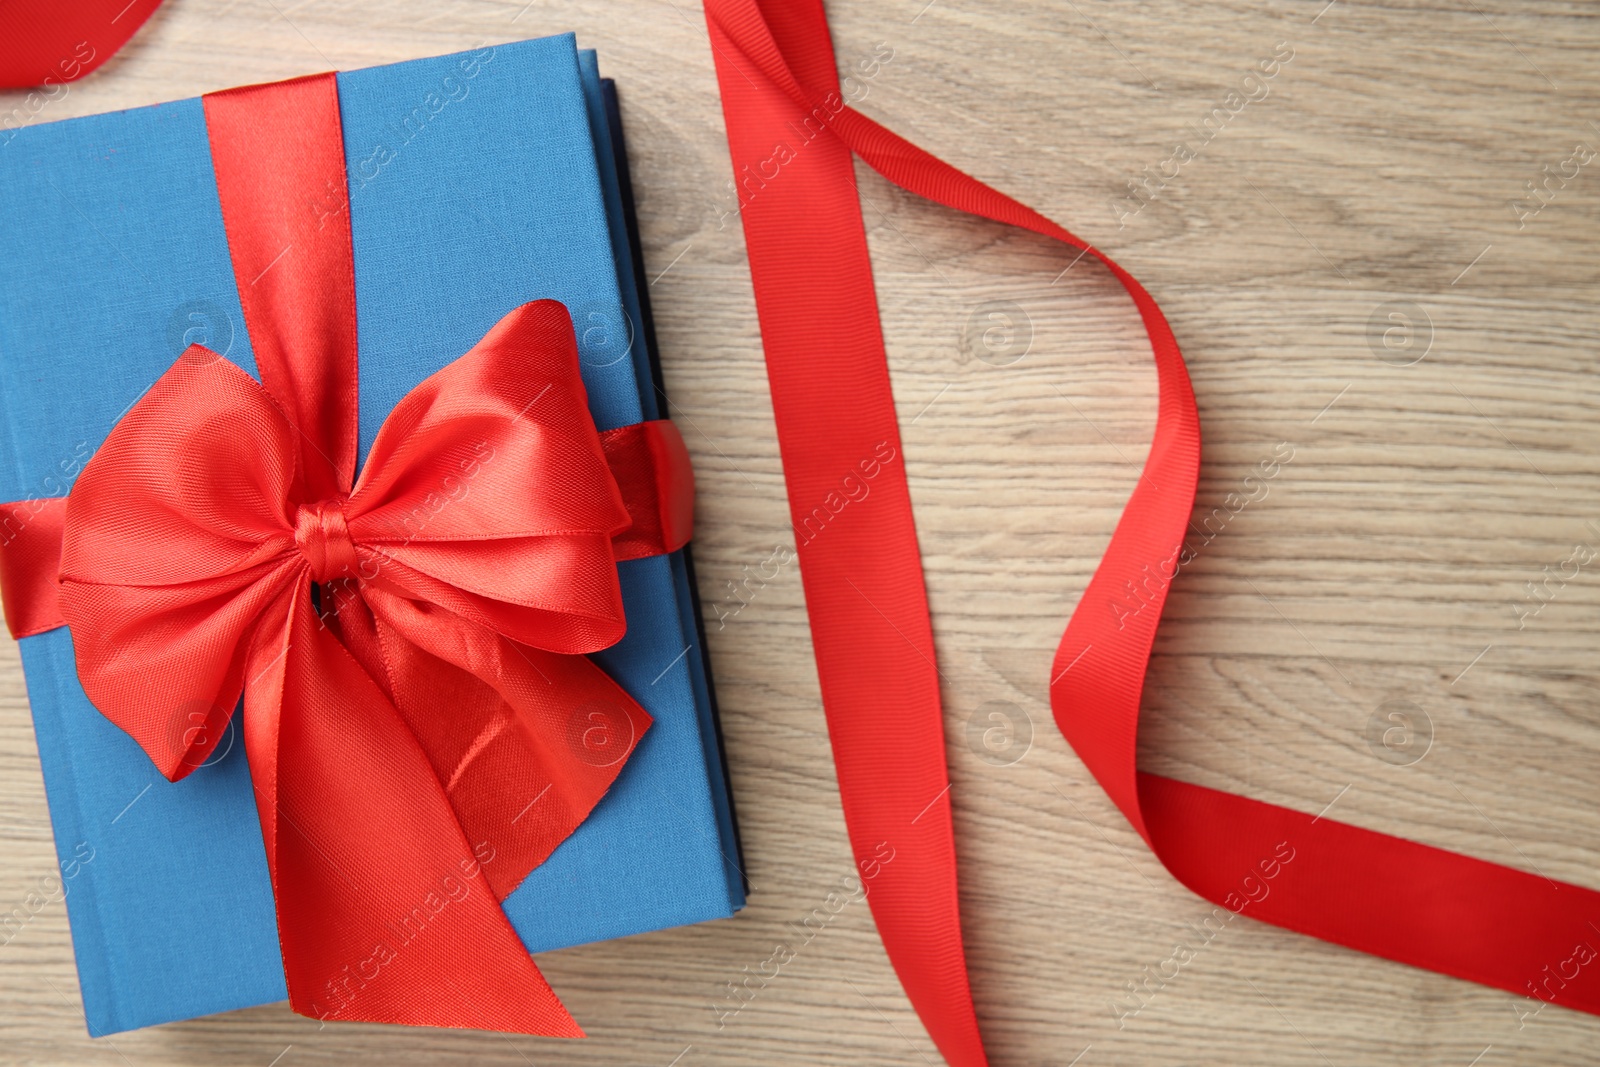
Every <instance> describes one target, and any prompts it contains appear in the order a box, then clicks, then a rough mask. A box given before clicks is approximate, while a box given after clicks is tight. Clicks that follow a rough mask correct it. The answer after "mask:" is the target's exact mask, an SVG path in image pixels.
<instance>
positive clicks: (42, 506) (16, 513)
mask: <svg viewBox="0 0 1600 1067" xmlns="http://www.w3.org/2000/svg"><path fill="white" fill-rule="evenodd" d="M66 524H67V498H66V497H64V496H58V497H49V498H46V499H40V500H20V501H18V502H16V503H14V504H0V599H3V600H4V601H5V613H6V628H7V629H8V630H10V631H11V636H12V637H15V638H17V639H18V640H20V639H22V638H24V637H32V636H33V635H34V634H42V633H44V632H45V631H46V630H54V629H55V628H56V627H58V626H65V625H66V624H67V621H66V620H65V619H63V618H62V617H61V592H60V590H61V586H60V585H59V584H58V583H57V581H56V577H57V575H59V574H60V573H61V535H62V532H63V531H64V530H65V529H66Z"/></svg>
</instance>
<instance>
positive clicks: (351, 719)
mask: <svg viewBox="0 0 1600 1067" xmlns="http://www.w3.org/2000/svg"><path fill="white" fill-rule="evenodd" d="M205 107H206V120H207V128H208V132H209V135H210V139H211V147H212V158H213V165H214V168H215V170H216V174H217V185H218V192H219V195H220V199H221V203H222V209H223V218H224V222H225V225H226V229H227V235H228V244H229V250H230V253H231V256H232V259H233V266H234V272H235V277H236V279H237V280H238V287H239V295H240V301H241V305H242V306H243V309H244V312H245V318H246V322H247V325H248V327H249V330H250V338H251V342H252V347H253V349H254V353H255V357H256V363H257V368H258V370H259V371H260V373H261V381H260V382H257V381H256V380H255V379H253V378H251V377H250V376H249V375H248V374H246V373H245V372H244V371H243V370H241V369H240V368H238V367H237V366H235V365H234V364H232V363H230V362H228V361H227V360H225V359H223V358H222V357H221V356H218V355H216V354H215V353H213V352H211V351H209V350H208V349H205V348H203V347H201V346H198V345H195V346H191V347H190V348H189V349H188V350H187V351H186V352H185V353H184V354H183V355H182V357H180V358H179V360H178V361H177V363H176V364H174V365H173V366H172V368H171V369H169V370H168V371H167V372H166V373H165V374H163V375H162V376H161V378H160V379H159V380H158V381H157V382H156V383H155V385H154V386H153V387H152V388H151V389H150V391H149V392H148V393H147V394H146V395H145V396H144V397H143V398H142V399H141V400H140V401H139V402H138V403H137V404H135V405H134V406H133V408H132V409H131V410H130V411H129V412H128V414H127V415H126V416H125V417H124V418H123V419H122V421H121V422H119V423H118V424H117V426H116V427H115V428H114V429H113V430H112V432H111V434H110V436H109V437H108V438H107V440H106V442H105V444H104V445H103V446H102V447H101V448H100V450H99V451H98V452H97V453H96V455H95V456H94V458H93V460H91V461H90V463H89V464H88V465H87V467H86V468H85V469H84V471H83V473H82V475H81V476H80V477H79V479H78V481H77V483H76V485H75V486H74V487H73V490H72V493H71V495H70V496H69V497H68V498H67V500H66V501H65V508H64V516H63V515H62V508H61V507H60V506H59V504H58V503H53V504H52V506H51V508H49V509H47V511H46V515H45V517H44V520H43V521H42V520H41V517H40V516H37V515H36V516H34V518H33V522H32V523H30V524H29V525H28V527H27V534H28V537H27V538H25V539H24V540H26V542H27V546H31V547H20V548H16V549H9V548H8V556H7V559H6V563H7V566H6V568H5V572H6V586H7V587H6V589H5V592H6V598H7V612H8V618H9V619H10V620H11V621H12V623H13V630H14V631H20V632H22V633H28V632H37V631H38V630H39V629H46V628H49V626H50V625H55V624H58V622H57V619H56V617H55V616H54V615H53V609H56V608H58V609H59V613H60V614H59V619H62V620H65V621H66V622H67V623H68V624H69V625H70V626H71V627H72V634H73V644H74V648H75V650H76V655H77V661H78V673H79V678H80V680H81V681H82V683H83V687H84V691H85V692H86V693H87V694H88V696H89V698H90V699H91V700H92V701H93V702H94V704H95V706H96V707H97V708H99V709H100V711H102V712H103V713H104V714H105V715H106V716H107V717H108V718H110V719H111V720H112V721H113V722H115V723H117V724H118V725H119V726H121V727H122V728H123V729H124V730H126V731H127V732H128V733H129V734H130V735H132V736H133V738H134V739H135V740H136V741H138V743H139V744H140V745H141V746H142V747H143V748H144V750H145V751H146V752H147V753H149V755H150V757H151V759H152V760H154V761H155V763H156V765H157V767H158V768H160V770H161V772H162V773H163V774H165V775H166V776H167V777H168V778H171V779H174V780H176V779H178V778H181V777H183V776H184V775H185V774H187V773H188V772H189V771H190V770H191V769H193V768H194V767H197V766H199V765H201V764H202V763H203V762H204V761H205V759H206V756H207V755H208V754H209V753H210V752H211V750H212V749H213V747H214V746H215V745H216V743H217V742H218V740H220V738H221V737H222V736H223V733H224V729H225V726H226V724H227V722H228V720H229V719H230V718H231V716H232V714H233V712H234V709H235V707H236V706H237V704H238V701H239V697H240V694H241V692H242V693H243V696H244V704H245V713H244V737H245V750H246V753H247V756H248V759H249V763H250V772H251V778H252V780H253V782H254V784H255V789H256V796H257V808H258V811H259V814H260V817H261V826H262V831H263V836H264V839H265V844H266V852H267V862H268V867H269V869H270V871H271V875H272V885H273V894H274V897H275V900H276V904H277V911H278V932H279V938H280V941H281V945H282V950H283V961H284V971H285V975H286V977H287V982H288V989H289V996H290V1002H291V1004H292V1006H293V1007H294V1009H295V1010H296V1011H298V1012H301V1013H302V1014H309V1015H314V1016H317V1017H320V1018H336V1019H363V1020H375V1021H384V1022H401V1023H411V1024H417V1025H435V1026H465V1027H476V1028H483V1029H499V1030H512V1031H518V1032H528V1033H540V1034H550V1035H561V1036H581V1033H582V1032H581V1031H580V1030H579V1029H578V1026H577V1024H576V1023H575V1022H574V1021H573V1020H572V1018H571V1017H570V1016H569V1015H568V1014H567V1012H566V1010H565V1009H564V1008H563V1007H562V1006H561V1003H560V1001H559V1000H557V999H556V997H555V995H554V994H553V993H552V992H551V991H550V988H549V986H548V985H546V984H545V981H544V979H543V977H542V976H541V975H540V974H539V971H538V969H537V967H535V966H534V963H533V961H532V959H531V958H530V957H529V955H528V953H527V950H526V949H525V948H524V947H523V945H522V943H521V941H520V940H519V939H518V937H517V934H516V932H515V931H514V930H513V929H512V927H511V925H510V923H509V922H508V920H507V919H506V916H505V913H504V912H503V911H502V910H501V909H500V907H499V904H498V901H499V900H500V899H503V898H504V897H505V896H506V895H507V894H509V893H510V892H511V891H512V890H514V889H515V888H516V887H517V885H518V884H520V883H521V881H522V879H523V878H524V877H525V876H526V874H527V872H528V871H529V870H531V869H532V868H533V867H535V866H537V865H538V864H539V863H540V862H542V861H543V860H544V859H545V857H546V856H548V855H549V854H550V852H551V851H552V850H553V849H554V848H555V847H556V846H557V845H558V844H560V842H561V841H562V840H564V839H565V838H566V837H567V836H568V835H569V834H570V833H571V832H572V831H573V830H574V829H575V828H576V827H577V826H578V824H579V823H581V822H582V821H583V819H584V818H585V817H586V816H587V815H588V813H589V811H590V809H591V808H592V807H593V806H594V805H595V803H596V802H597V801H599V799H600V798H601V796H602V795H603V794H604V793H605V791H606V789H607V788H608V787H609V786H610V784H611V782H612V781H613V779H614V778H615V777H616V775H617V773H618V772H619V770H620V769H621V766H622V764H623V762H624V761H625V760H626V758H627V757H628V755H629V754H630V753H631V752H632V750H633V748H634V745H635V744H636V743H637V741H638V739H639V737H640V735H641V734H643V732H644V731H645V730H646V729H647V728H648V727H649V725H650V722H651V720H650V716H649V715H648V714H647V713H646V712H645V711H644V709H643V708H641V707H639V706H638V704H636V703H635V702H634V701H633V699H632V698H631V697H629V696H628V694H627V693H625V692H624V691H623V690H622V689H621V688H620V687H618V686H617V684H616V683H615V682H613V681H612V680H611V678H610V677H608V676H607V675H606V674H605V673H604V672H603V671H601V670H600V669H599V668H598V667H597V666H595V665H594V664H593V663H592V662H590V660H588V659H587V658H586V657H585V656H584V655H583V653H588V652H593V651H596V650H598V649H601V648H605V647H606V646H608V645H611V644H613V643H615V642H616V641H618V640H619V639H620V638H621V637H622V635H623V632H624V628H625V623H624V619H623V605H622V595H621V590H620V586H619V582H618V575H617V566H616V563H617V560H619V559H628V558H635V557H639V556H646V555H653V554H657V553H661V552H666V551H671V550H673V549H676V548H678V547H680V546H681V545H682V544H683V543H684V542H685V541H686V540H687V539H688V533H689V523H690V517H691V516H690V512H691V510H692V492H693V483H692V474H691V473H690V470H689V466H688V457H687V453H686V452H685V450H684V448H683V442H682V440H681V438H679V437H678V435H677V433H676V431H675V430H674V429H673V427H672V426H671V424H670V423H667V422H650V423H640V424H637V425H634V426H625V427H621V428H619V429H616V430H611V431H608V432H607V433H605V434H600V433H598V432H597V431H596V429H595V426H594V423H593V421H592V419H591V417H590V415H589V412H588V407H587V403H586V397H585V392H584V387H583V381H582V378H581V377H580V374H579V368H578V349H577V342H576V339H575V338H574V336H573V329H572V323H571V320H570V318H569V317H568V315H567V312H566V309H565V308H564V307H562V305H560V304H558V303H556V302H554V301H549V300H546V301H539V302H537V303H531V304H526V305H523V306H522V307H519V308H517V309H516V310H514V311H512V312H511V313H510V314H508V315H506V317H505V318H503V319H502V320H501V321H500V322H499V323H498V324H497V325H496V326H495V327H494V328H493V329H492V330H490V331H489V333H488V334H487V335H486V336H485V337H484V338H483V339H482V340H481V341H480V342H478V344H477V345H475V346H474V347H473V348H472V350H471V351H470V352H468V353H467V354H466V355H464V356H462V357H460V358H459V359H457V360H456V361H455V362H453V363H451V364H449V365H448V366H446V367H444V369H442V370H440V371H439V372H438V373H436V374H434V375H433V376H432V377H430V378H428V379H427V380H426V381H424V382H422V383H421V384H420V385H418V386H417V387H416V388H415V389H413V390H412V391H411V393H410V394H408V395H407V396H406V397H405V398H404V399H403V400H401V401H400V403H399V404H398V405H396V407H395V408H394V410H393V411H392V412H391V413H390V415H389V417H388V419H387V420H386V421H385V422H384V424H383V426H382V428H381V429H380V430H379V432H378V435H377V439H376V441H375V442H374V443H373V446H372V449H371V451H370V453H369V455H368V456H367V459H366V463H365V465H364V467H363V468H362V470H361V473H360V477H359V478H357V477H355V459H356V425H357V423H356V418H357V413H356V359H355V323H354V314H353V310H354V302H355V301H354V294H355V281H354V267H353V262H352V256H351V245H350V234H349V223H348V213H347V212H346V211H343V210H340V211H338V212H336V213H334V214H333V215H332V219H333V221H334V223H335V224H334V225H331V226H330V225H328V222H329V219H330V216H329V215H328V214H327V213H325V212H324V213H317V212H311V211H307V210H305V205H306V203H307V202H308V200H311V199H313V198H318V197H320V196H321V195H322V194H323V192H324V190H326V189H327V188H338V189H343V188H344V163H343V138H342V134H341V130H340V125H339V114H338V96H337V86H336V82H335V80H334V77H333V75H319V76H316V77H312V78H302V79H299V80H296V81H292V82H283V83H279V84H276V85H267V86H253V87H249V88H245V89H237V90H232V91H230V92H227V93H220V94H214V95H212V96H208V97H206V98H205ZM264 154H265V155H266V156H267V157H268V158H263V155H264ZM335 182H336V183H337V184H336V185H334V184H331V183H335ZM51 519H58V520H60V521H49V520H51ZM56 531H60V538H59V540H56V539H55V532H56ZM55 547H59V551H60V566H59V600H58V601H57V600H56V599H54V598H53V597H52V596H51V595H50V593H49V591H48V590H47V589H41V588H40V586H41V585H43V584H45V582H49V583H53V581H54V579H55V575H56V571H55V569H54V568H51V567H48V565H47V564H48V560H49V557H50V555H51V552H52V551H53V549H54V548H55ZM29 552H32V553H33V557H32V558H31V559H29V558H28V553H29ZM19 562H24V563H30V564H31V566H19V565H18V564H19ZM41 575H44V576H46V577H45V578H44V579H41V577H40V576H41ZM19 620H21V622H20V625H19Z"/></svg>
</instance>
